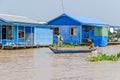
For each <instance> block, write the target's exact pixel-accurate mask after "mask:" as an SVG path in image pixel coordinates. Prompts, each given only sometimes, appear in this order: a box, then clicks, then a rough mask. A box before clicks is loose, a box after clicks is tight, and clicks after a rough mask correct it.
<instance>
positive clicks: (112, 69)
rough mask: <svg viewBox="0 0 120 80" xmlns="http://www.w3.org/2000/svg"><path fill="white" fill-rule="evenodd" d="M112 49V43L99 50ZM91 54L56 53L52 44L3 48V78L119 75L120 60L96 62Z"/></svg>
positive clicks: (105, 79)
mask: <svg viewBox="0 0 120 80" xmlns="http://www.w3.org/2000/svg"><path fill="white" fill-rule="evenodd" d="M115 47H116V46H115ZM117 48H119V46H117ZM109 49H112V48H111V46H110V47H105V48H104V47H103V48H99V50H98V51H102V52H104V51H106V50H108V51H106V52H107V53H109V52H111V50H109ZM115 49H116V48H115ZM113 51H114V49H113ZM117 51H119V49H117ZM90 55H91V54H90V53H76V54H54V53H53V52H52V51H51V50H50V49H49V48H34V49H22V50H0V80H119V79H120V76H119V73H120V61H117V62H108V61H105V62H97V63H93V62H89V61H88V56H90Z"/></svg>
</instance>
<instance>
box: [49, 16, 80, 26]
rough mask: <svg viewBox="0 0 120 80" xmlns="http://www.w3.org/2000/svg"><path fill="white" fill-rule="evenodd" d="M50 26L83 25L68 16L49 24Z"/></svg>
mask: <svg viewBox="0 0 120 80" xmlns="http://www.w3.org/2000/svg"><path fill="white" fill-rule="evenodd" d="M48 25H81V23H80V22H78V21H76V20H73V19H72V18H70V17H68V16H61V17H58V18H57V19H55V20H53V21H50V22H48Z"/></svg>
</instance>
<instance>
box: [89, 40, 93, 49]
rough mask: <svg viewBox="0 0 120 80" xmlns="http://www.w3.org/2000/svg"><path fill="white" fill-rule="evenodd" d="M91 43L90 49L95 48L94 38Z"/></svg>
mask: <svg viewBox="0 0 120 80" xmlns="http://www.w3.org/2000/svg"><path fill="white" fill-rule="evenodd" d="M89 43H90V48H89V49H94V41H93V39H92V40H90V41H89Z"/></svg>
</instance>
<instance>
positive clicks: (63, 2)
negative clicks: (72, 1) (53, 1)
mask: <svg viewBox="0 0 120 80" xmlns="http://www.w3.org/2000/svg"><path fill="white" fill-rule="evenodd" d="M63 3H64V2H63V0H61V6H62V12H63V13H64V12H65V10H64V4H63Z"/></svg>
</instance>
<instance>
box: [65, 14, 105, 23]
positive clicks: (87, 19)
mask: <svg viewBox="0 0 120 80" xmlns="http://www.w3.org/2000/svg"><path fill="white" fill-rule="evenodd" d="M64 15H66V16H68V17H71V18H73V19H75V20H77V21H78V22H81V23H83V24H107V23H105V22H103V21H101V20H98V19H96V18H93V17H90V16H76V15H71V14H63V16H64Z"/></svg>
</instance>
